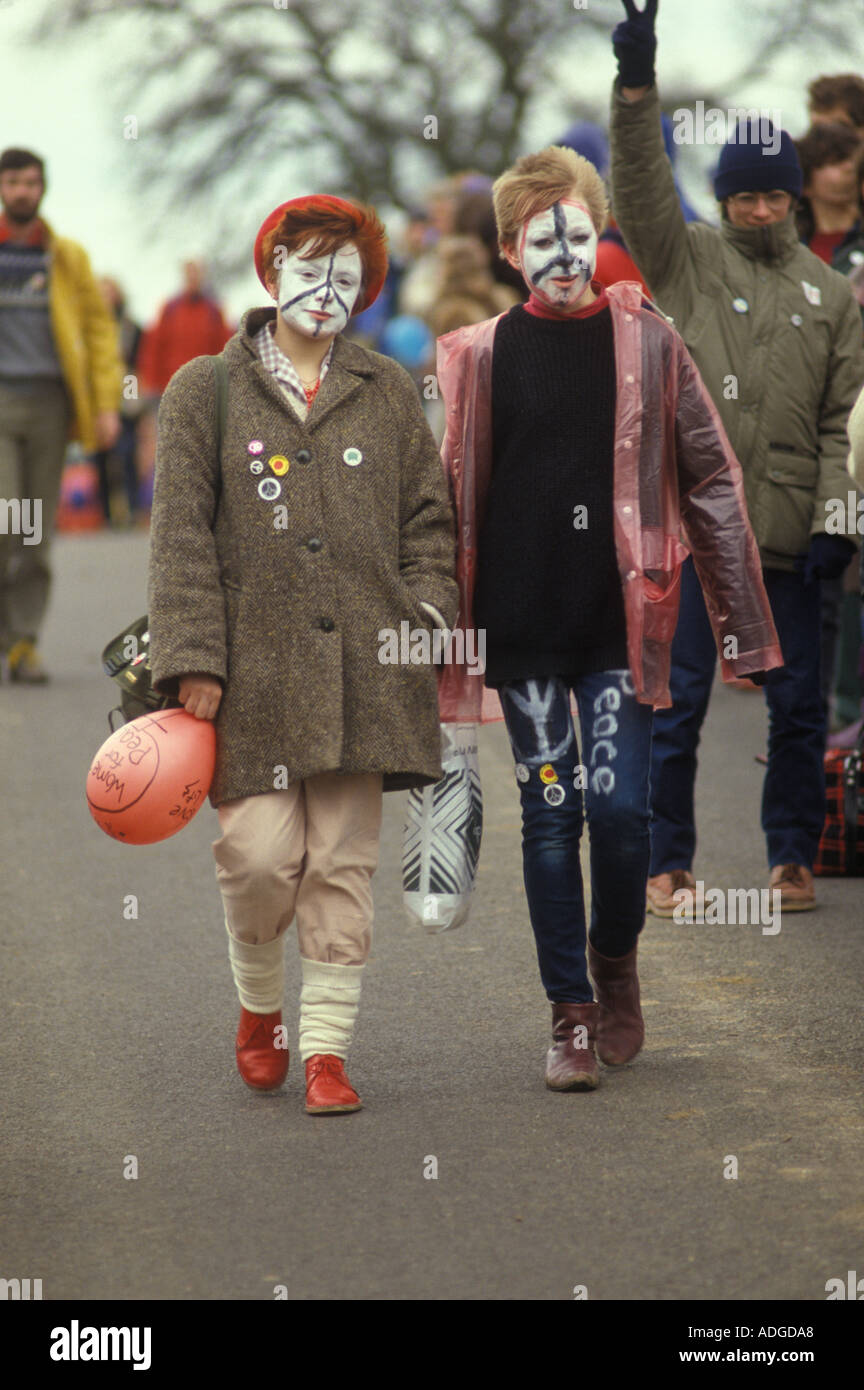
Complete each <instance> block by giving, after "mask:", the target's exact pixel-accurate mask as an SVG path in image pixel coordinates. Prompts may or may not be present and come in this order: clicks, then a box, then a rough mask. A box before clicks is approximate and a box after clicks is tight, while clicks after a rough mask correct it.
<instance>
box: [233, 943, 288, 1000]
mask: <svg viewBox="0 0 864 1390" xmlns="http://www.w3.org/2000/svg"><path fill="white" fill-rule="evenodd" d="M226 928H227V923H226ZM284 939H285V938H284V935H282V936H277V937H276V938H275V939H274V940H273V941H265V942H264V943H263V945H260V946H249V945H247V943H246V942H245V941H238V940H237V938H236V936H232V935H231V932H230V931H229V932H228V956H229V959H230V961H231V973H232V975H233V976H234V983H235V985H236V986H237V993H238V995H239V996H240V1003H241V1004H242V1005H243V1008H244V1009H248V1010H249V1012H250V1013H251V1014H275V1013H276V1012H277V1011H278V1010H279V1009H281V1008H282V995H283V991H284V987H285V964H284V949H283V944H282V943H283V941H284Z"/></svg>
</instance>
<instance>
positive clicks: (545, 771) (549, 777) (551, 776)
mask: <svg viewBox="0 0 864 1390" xmlns="http://www.w3.org/2000/svg"><path fill="white" fill-rule="evenodd" d="M540 781H541V782H545V783H546V784H547V786H548V785H549V784H550V783H552V782H557V781H558V773H557V772H556V771H555V769H554V767H553V766H552V764H551V763H544V764H543V766H542V767H541V769H540Z"/></svg>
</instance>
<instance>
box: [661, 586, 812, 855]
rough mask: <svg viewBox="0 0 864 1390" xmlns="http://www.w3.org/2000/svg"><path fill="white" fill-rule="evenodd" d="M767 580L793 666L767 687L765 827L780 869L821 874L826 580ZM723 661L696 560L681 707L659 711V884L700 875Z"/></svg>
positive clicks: (677, 671) (685, 597)
mask: <svg viewBox="0 0 864 1390" xmlns="http://www.w3.org/2000/svg"><path fill="white" fill-rule="evenodd" d="M763 579H764V581H765V590H766V592H767V594H768V600H769V602H770V604H771V612H772V614H773V617H774V626H775V627H776V629H777V635H778V637H779V638H780V647H781V649H782V651H783V657H784V660H785V663H786V664H785V666H783V667H780V668H778V669H776V670H773V671H769V672H768V675H767V679H766V682H765V699H766V701H767V703H768V712H769V720H770V722H769V735H768V768H767V771H766V773H765V783H764V786H763V790H762V829H763V831H764V832H765V839H766V842H767V850H768V864H769V866H770V867H771V868H774V866H775V865H777V864H804V865H805V866H806V867H807V868H808V869H812V867H813V860H814V858H815V856H816V849H817V846H818V844H819V837H820V835H821V834H822V826H823V824H824V821H825V771H824V752H825V707H824V705H823V702H822V690H821V685H820V665H821V661H820V648H821V643H820V608H821V594H820V586H819V582H818V581H816V582H815V583H811V584H806V585H805V583H804V580H803V578H802V576H801V575H800V574H795V573H791V572H787V571H786V570H765V571H764V572H763ZM716 663H717V648H716V646H715V644H714V637H713V634H712V632H711V624H710V622H709V621H708V613H707V611H706V609H705V600H704V598H703V597H702V586H701V584H700V583H699V579H698V576H697V574H696V570H695V567H694V565H693V561H692V559H688V560H686V561H685V563H684V565H683V567H682V573H681V609H680V612H679V616H678V627H677V629H676V632H675V638H674V641H673V643H672V671H671V678H670V688H671V694H672V702H673V703H672V708H671V709H658V710H655V712H654V738H653V747H652V759H651V801H652V805H651V810H652V818H651V874H652V876H653V875H654V874H665V873H669V872H671V870H672V869H692V867H693V856H694V854H695V852H696V824H695V817H694V810H693V800H694V788H695V785H696V749H697V747H698V745H699V735H700V731H701V728H702V721H703V720H704V718H705V711H706V710H707V708H708V700H709V697H710V695H711V686H712V684H713V681H714V669H715V666H716ZM741 698H742V699H748V698H751V699H756V696H755V695H753V696H742V697H741ZM729 751H730V757H733V758H743V757H746V754H745V753H744V752H743V751H742V750H739V749H730V750H729ZM742 810H744V808H742ZM744 813H745V814H746V811H744Z"/></svg>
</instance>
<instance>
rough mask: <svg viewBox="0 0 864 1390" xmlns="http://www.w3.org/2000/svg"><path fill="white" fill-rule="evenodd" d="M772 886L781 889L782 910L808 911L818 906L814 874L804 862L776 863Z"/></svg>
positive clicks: (772, 871) (772, 874) (773, 870)
mask: <svg viewBox="0 0 864 1390" xmlns="http://www.w3.org/2000/svg"><path fill="white" fill-rule="evenodd" d="M770 886H771V887H772V888H779V889H780V911H781V912H808V911H809V910H810V908H813V907H815V906H816V893H815V891H814V888H813V875H812V874H811V872H810V870H809V869H807V868H805V867H804V865H803V864H775V866H774V868H773V869H772V870H771V884H770Z"/></svg>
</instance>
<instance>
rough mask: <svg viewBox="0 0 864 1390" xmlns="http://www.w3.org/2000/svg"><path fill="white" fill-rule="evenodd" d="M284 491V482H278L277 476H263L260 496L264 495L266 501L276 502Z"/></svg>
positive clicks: (259, 486) (259, 489)
mask: <svg viewBox="0 0 864 1390" xmlns="http://www.w3.org/2000/svg"><path fill="white" fill-rule="evenodd" d="M281 492H282V484H281V483H277V481H276V479H275V478H262V479H261V481H260V483H259V484H258V496H259V497H263V498H264V501H265V502H275V500H276V498H277V497H279V495H280V494H281Z"/></svg>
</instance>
